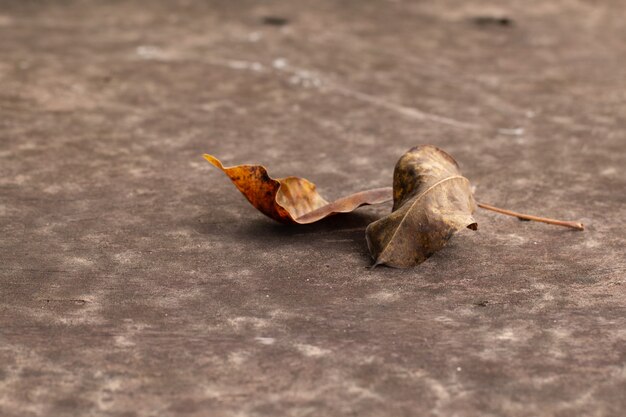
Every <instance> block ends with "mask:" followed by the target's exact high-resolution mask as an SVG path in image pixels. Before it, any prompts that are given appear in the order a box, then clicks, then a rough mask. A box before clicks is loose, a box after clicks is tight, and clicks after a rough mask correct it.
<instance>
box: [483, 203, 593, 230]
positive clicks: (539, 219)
mask: <svg viewBox="0 0 626 417" xmlns="http://www.w3.org/2000/svg"><path fill="white" fill-rule="evenodd" d="M478 207H480V208H482V209H485V210H491V211H495V212H496V213H500V214H506V215H507V216H513V217H517V218H518V219H520V220H532V221H535V222H542V223H548V224H554V225H556V226H563V227H570V228H572V229H576V230H585V226H584V225H583V224H582V223H580V222H570V221H565V220H555V219H548V218H545V217H538V216H531V215H530V214H524V213H517V212H515V211H511V210H506V209H502V208H499V207H494V206H492V205H489V204H485V203H478Z"/></svg>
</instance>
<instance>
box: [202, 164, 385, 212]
mask: <svg viewBox="0 0 626 417" xmlns="http://www.w3.org/2000/svg"><path fill="white" fill-rule="evenodd" d="M204 158H205V159H206V160H207V161H209V163H210V164H212V165H213V166H215V167H217V168H219V169H221V170H222V171H223V172H224V173H225V174H226V175H227V176H228V177H229V178H230V179H231V181H232V182H233V184H235V186H236V187H237V189H238V190H239V191H241V193H242V194H243V195H244V196H245V197H246V198H247V199H248V201H249V202H250V204H252V205H253V206H254V207H256V209H257V210H259V211H260V212H261V213H263V214H265V215H266V216H268V217H270V218H272V219H274V220H276V221H278V222H281V223H288V224H308V223H314V222H316V221H318V220H321V219H323V218H324V217H327V216H330V215H331V214H335V213H349V212H351V211H353V210H355V209H357V208H358V207H361V206H363V205H368V204H380V203H384V202H386V201H390V200H391V199H392V188H391V187H384V188H376V189H373V190H368V191H362V192H359V193H356V194H352V195H349V196H347V197H343V198H340V199H338V200H335V201H333V202H332V203H329V202H328V201H326V200H325V199H324V198H323V197H322V196H321V195H319V194H318V192H317V191H316V187H315V184H313V183H312V182H310V181H308V180H306V179H304V178H298V177H285V178H276V179H274V178H272V177H270V176H269V174H268V173H267V170H266V169H265V167H264V166H262V165H236V166H232V167H225V166H223V165H222V163H221V162H220V160H219V159H217V158H216V157H214V156H212V155H208V154H204Z"/></svg>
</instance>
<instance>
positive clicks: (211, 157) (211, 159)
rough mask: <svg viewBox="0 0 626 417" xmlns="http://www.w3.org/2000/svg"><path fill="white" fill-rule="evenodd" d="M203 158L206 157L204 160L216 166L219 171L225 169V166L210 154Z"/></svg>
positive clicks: (204, 155)
mask: <svg viewBox="0 0 626 417" xmlns="http://www.w3.org/2000/svg"><path fill="white" fill-rule="evenodd" d="M202 156H203V157H204V159H206V160H207V161H209V163H210V164H211V165H213V166H216V167H217V168H219V169H224V166H223V165H222V163H221V162H220V160H219V159H217V158H216V157H214V156H213V155H209V154H208V153H205V154H203V155H202Z"/></svg>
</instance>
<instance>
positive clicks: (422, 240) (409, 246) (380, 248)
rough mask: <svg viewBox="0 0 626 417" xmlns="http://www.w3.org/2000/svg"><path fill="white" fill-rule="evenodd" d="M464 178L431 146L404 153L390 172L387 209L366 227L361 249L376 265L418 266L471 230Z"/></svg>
mask: <svg viewBox="0 0 626 417" xmlns="http://www.w3.org/2000/svg"><path fill="white" fill-rule="evenodd" d="M475 209H476V202H475V201H474V197H473V195H472V191H471V188H470V183H469V180H468V179H467V178H465V177H463V176H462V175H461V171H460V170H459V166H458V164H457V163H456V161H455V160H454V158H452V157H451V156H450V155H448V154H447V153H446V152H444V151H442V150H441V149H439V148H437V147H435V146H432V145H422V146H417V147H415V148H412V149H410V150H409V151H408V152H407V153H405V154H404V155H403V156H402V157H401V158H400V160H399V161H398V163H397V164H396V167H395V170H394V174H393V210H392V212H391V214H390V215H388V216H386V217H383V218H382V219H380V220H378V221H376V222H374V223H372V224H370V225H369V226H368V227H367V230H366V236H367V245H368V247H369V250H370V253H371V255H372V257H373V258H374V260H375V264H374V266H376V265H380V264H385V265H388V266H393V267H397V268H407V267H410V266H414V265H417V264H420V263H422V262H424V261H425V260H426V259H428V257H430V256H431V255H432V254H433V253H435V252H436V251H438V250H439V249H441V248H442V247H443V246H444V245H445V244H446V242H447V241H448V240H449V239H450V237H452V235H453V234H454V233H455V232H456V231H458V230H460V229H463V228H465V227H467V228H470V229H472V230H476V229H477V223H476V221H475V220H474V218H473V217H472V213H473V212H474V210H475Z"/></svg>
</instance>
